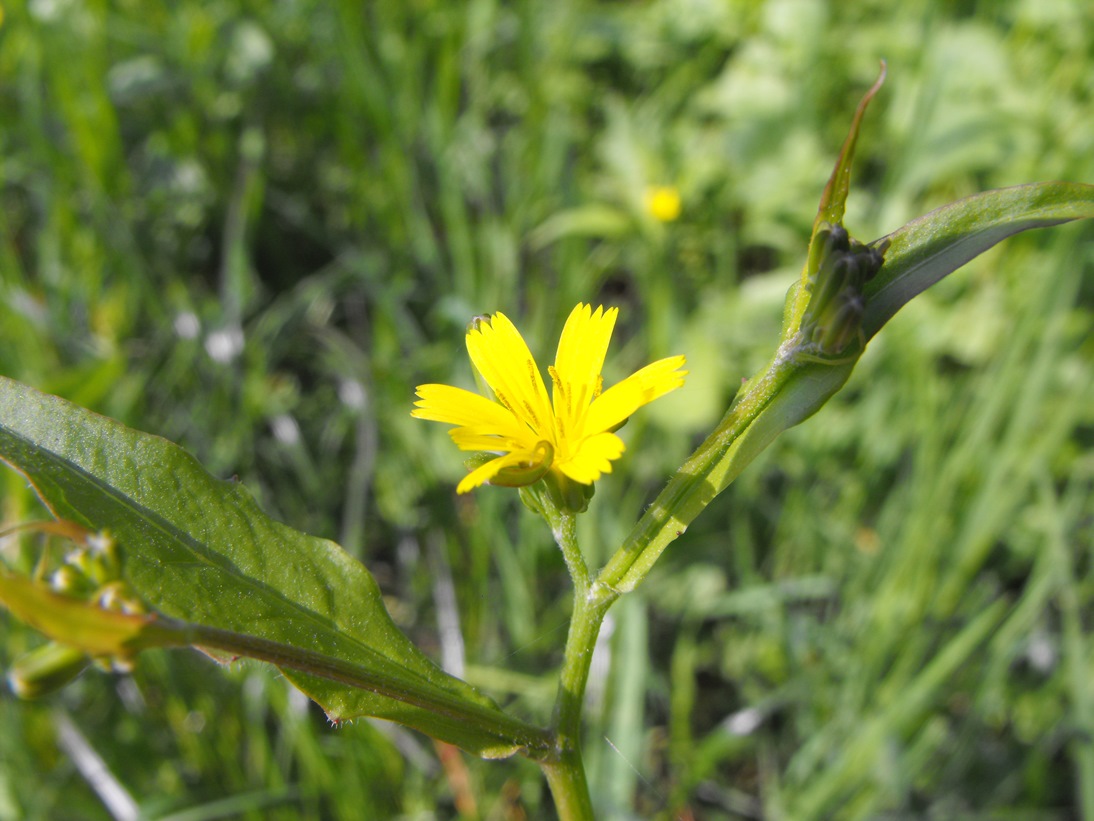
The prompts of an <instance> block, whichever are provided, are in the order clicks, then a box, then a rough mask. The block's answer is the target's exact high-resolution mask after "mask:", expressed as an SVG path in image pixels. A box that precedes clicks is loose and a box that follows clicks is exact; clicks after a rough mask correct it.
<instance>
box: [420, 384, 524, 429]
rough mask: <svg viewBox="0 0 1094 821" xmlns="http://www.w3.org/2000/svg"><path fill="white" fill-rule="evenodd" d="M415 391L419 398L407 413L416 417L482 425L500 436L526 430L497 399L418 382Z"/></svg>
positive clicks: (449, 386)
mask: <svg viewBox="0 0 1094 821" xmlns="http://www.w3.org/2000/svg"><path fill="white" fill-rule="evenodd" d="M417 393H418V396H419V397H420V398H419V400H418V401H417V402H415V403H414V410H412V411H411V412H410V415H411V416H413V417H415V418H417V419H429V420H431V421H433V422H447V423H449V424H450V425H461V426H467V425H474V426H481V427H484V428H488V429H490V430H491V431H493V432H495V433H497V434H499V435H502V436H513V437H520V436H522V435H523V434H525V433H526V432H527V428H526V426H525V425H524V424H522V423H521V421H520V420H519V419H518V418H517V417H516V416H514V415H513V414H512V413H511V412H510V411H508V410H506V409H505V408H503V407H502V406H501V405H499V404H498V403H497V402H491V401H490V400H489V399H487V398H486V397H485V396H479V395H478V394H477V393H472V392H471V391H465V390H464V389H463V388H455V387H452V386H451V385H419V386H418V388H417Z"/></svg>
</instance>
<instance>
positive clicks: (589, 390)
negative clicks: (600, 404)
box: [551, 303, 619, 433]
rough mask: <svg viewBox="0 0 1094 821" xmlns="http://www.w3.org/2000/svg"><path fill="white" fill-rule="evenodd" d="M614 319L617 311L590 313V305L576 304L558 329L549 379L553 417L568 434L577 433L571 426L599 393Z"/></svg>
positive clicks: (600, 310)
mask: <svg viewBox="0 0 1094 821" xmlns="http://www.w3.org/2000/svg"><path fill="white" fill-rule="evenodd" d="M617 316H619V309H618V308H609V309H608V310H607V311H605V310H604V306H603V305H601V306H600V307H598V308H597V309H596V310H595V311H594V310H593V309H592V306H591V305H584V304H582V303H578V305H577V307H576V308H574V309H573V310H572V311H571V312H570V316H569V318H568V319H567V320H566V325H565V327H563V329H562V336H561V337H559V340H558V350H557V352H556V353H555V365H554V370H553V372H552V373H551V378H552V380H553V381H554V408H555V414H556V415H558V416H559V417H561V418H562V419H564V420H567V422H569V423H570V424H569V425H567V428H568V429H569V430H570V432H571V433H577V431H574V430H573V429H574V428H575V427H576V424H574V423H575V422H576V420H577V419H579V418H580V417H581V416H582V415H583V414H584V412H585V409H586V408H587V407H588V406H589V403H590V402H592V401H593V399H594V398H595V397H596V394H597V392H598V391H599V390H600V385H601V379H600V372H601V370H602V369H603V367H604V357H605V355H606V354H607V353H608V343H609V342H610V341H611V338H612V331H613V330H614V329H615V320H616V317H617Z"/></svg>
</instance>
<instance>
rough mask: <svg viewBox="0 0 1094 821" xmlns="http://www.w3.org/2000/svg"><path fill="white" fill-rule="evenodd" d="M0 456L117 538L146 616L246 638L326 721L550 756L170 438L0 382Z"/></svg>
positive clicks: (315, 549)
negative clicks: (362, 720) (149, 612)
mask: <svg viewBox="0 0 1094 821" xmlns="http://www.w3.org/2000/svg"><path fill="white" fill-rule="evenodd" d="M0 458H2V459H3V460H4V461H6V462H8V463H9V464H11V465H12V466H13V467H15V468H16V469H17V470H19V471H20V472H22V473H23V474H24V475H26V477H27V478H28V479H29V480H30V481H31V483H32V484H33V485H34V488H35V489H36V490H37V492H38V494H39V496H41V498H42V500H43V501H44V502H45V503H46V504H47V505H48V506H49V507H50V509H51V510H52V511H53V513H54V514H55V515H56V516H58V517H60V518H64V519H70V520H73V521H75V522H77V523H80V524H82V525H86V526H87V527H89V528H91V529H93V530H99V529H107V530H109V531H110V533H111V535H112V536H113V538H114V539H115V540H116V543H117V545H118V548H119V552H120V558H121V568H122V576H123V578H124V580H125V582H126V583H127V584H128V585H129V586H130V587H131V589H132V591H133V592H134V593H135V594H136V595H137V596H139V598H140V599H141V600H142V601H143V602H144V603H145V604H146V605H147V606H148V607H150V608H151V609H153V610H155V611H157V612H158V613H160V614H162V615H163V616H165V617H167V618H168V619H174V620H179V621H180V622H187V623H193V624H195V625H198V626H201V627H205V628H208V631H207V633H208V636H207V638H208V644H209V646H210V647H213V648H219V649H220V650H222V651H226V652H229V653H232V652H238V649H237V648H239V647H240V646H242V647H244V649H245V648H246V646H247V644H248V640H249V639H253V641H251V642H250V644H252V645H254V646H255V647H256V648H259V649H260V650H261V651H259V650H256V652H254V653H248V654H250V655H254V656H256V657H258V658H267V659H268V660H271V661H274V662H275V663H277V664H278V665H279V666H280V667H281V668H282V670H283V671H284V673H285V675H286V676H287V677H288V678H289V679H290V680H291V681H292V682H293V683H294V684H296V685H297V686H298V687H299V688H300V689H301V690H303V691H304V692H305V693H307V694H308V695H309V696H311V697H312V698H313V699H315V701H317V702H318V703H319V704H320V705H321V706H322V707H323V709H324V710H326V711H327V713H328V714H329V715H330V716H331V718H332V719H335V720H343V719H350V718H354V717H356V716H365V715H367V716H377V717H380V718H386V719H390V720H394V721H398V722H400V723H403V724H406V725H408V726H410V727H414V728H416V729H418V730H421V731H422V732H425V733H428V734H430V735H432V736H434V737H436V738H440V739H442V740H445V741H449V742H451V743H454V744H457V745H459V746H461V747H463V748H465V749H467V750H470V751H473V752H475V753H478V754H480V755H483V756H488V757H498V756H504V755H510V754H512V753H514V752H517V751H520V750H525V751H527V752H529V753H530V754H532V755H536V754H537V753H536V751H537V750H539V751H542V750H544V749H546V747H547V742H546V741H545V734H544V733H543V731H541V730H538V729H536V728H534V727H531V726H529V725H527V724H525V723H523V722H521V721H518V720H517V719H514V718H513V717H511V716H509V715H508V714H506V713H504V712H502V711H501V710H500V709H498V707H497V706H496V705H495V704H494V703H493V702H492V701H491V700H490V699H489V698H487V697H486V696H484V695H482V694H481V693H479V692H477V691H476V690H474V689H473V688H472V687H470V686H469V685H467V684H466V683H464V682H462V681H460V680H459V679H456V678H453V677H451V676H448V675H446V674H445V673H444V672H442V671H441V670H440V669H439V668H438V667H437V666H436V665H435V664H433V662H432V661H431V660H430V659H429V658H428V657H427V656H425V655H424V654H423V653H421V652H420V651H419V650H418V649H417V648H416V647H415V646H414V645H413V644H412V643H411V642H410V641H409V640H408V639H407V638H406V636H405V635H403V633H402V632H400V631H399V629H398V628H397V627H396V626H395V624H394V623H393V622H392V621H391V618H390V617H389V615H388V613H387V611H386V610H385V608H384V606H383V603H382V601H381V596H380V590H379V588H378V587H377V585H376V582H375V581H374V580H373V578H372V575H371V574H370V573H369V572H368V571H367V570H366V569H365V567H364V566H363V565H361V563H360V562H358V561H356V560H355V559H353V558H352V557H351V556H350V555H349V554H347V553H346V552H345V551H344V550H342V549H341V548H340V547H339V546H338V545H336V544H334V543H332V542H329V541H326V540H323V539H318V538H314V537H311V536H307V535H305V534H303V533H300V532H298V531H295V530H293V529H291V528H289V527H287V526H285V525H283V524H281V523H279V522H275V521H274V520H272V519H270V518H269V517H268V516H266V515H265V514H263V513H262V511H260V510H259V509H258V507H257V505H256V504H255V503H254V500H253V499H252V498H251V496H250V495H249V494H248V493H247V492H246V490H244V488H243V487H242V486H240V485H239V484H238V483H235V482H229V481H222V480H218V479H216V478H214V477H212V476H211V475H209V474H208V473H207V472H206V471H205V470H204V469H203V468H202V467H201V466H200V465H199V464H198V463H197V461H196V460H195V459H194V458H193V457H192V456H190V455H189V454H188V453H186V452H185V451H183V450H182V449H181V448H179V447H178V446H176V445H174V444H172V443H170V442H168V441H166V440H165V439H161V438H159V437H156V436H151V435H148V434H144V433H140V432H138V431H134V430H131V429H129V428H126V427H125V426H124V425H121V424H120V423H118V422H115V421H113V420H110V419H107V418H105V417H102V416H99V415H97V414H94V413H91V412H90V411H87V410H84V409H82V408H79V407H77V406H75V405H72V404H71V403H69V402H66V401H64V400H62V399H58V398H57V397H53V396H48V395H46V394H42V393H39V392H38V391H35V390H33V389H32V388H29V387H27V386H25V385H21V384H19V383H17V382H13V381H11V380H9V379H4V378H0ZM233 636H234V637H235V638H233ZM55 637H56V636H55ZM62 638H63V637H62ZM201 642H202V639H201V638H200V637H198V638H197V639H195V641H194V642H193V643H198V644H200V643H201ZM294 653H295V655H294ZM308 670H310V671H311V672H303V671H308ZM332 670H335V671H338V670H341V671H342V672H341V673H337V674H332V673H331V671H332ZM347 671H348V672H347ZM354 671H356V672H354ZM362 674H363V675H362ZM346 682H354V683H355V686H347V683H346Z"/></svg>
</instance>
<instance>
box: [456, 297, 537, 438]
mask: <svg viewBox="0 0 1094 821" xmlns="http://www.w3.org/2000/svg"><path fill="white" fill-rule="evenodd" d="M467 352H468V353H469V354H470V355H471V361H472V362H474V363H475V367H476V368H477V369H478V371H479V373H480V374H482V378H483V379H485V380H486V383H487V384H488V385H489V386H490V388H491V390H493V391H494V394H495V395H496V396H497V397H498V401H499V402H500V403H501V404H502V405H504V406H505V407H506V408H508V409H509V410H511V411H512V412H513V413H514V414H515V415H516V416H517V417H519V418H520V419H521V420H522V421H523V422H524V423H525V424H526V425H528V426H529V427H531V428H532V429H533V430H535V431H536V432H537V433H538V434H539V437H538V438H541V439H553V438H554V419H553V415H552V414H551V406H550V403H549V401H548V399H547V389H546V388H545V387H544V385H543V377H542V376H541V375H540V373H539V367H538V366H537V365H536V360H535V359H534V358H533V357H532V352H531V351H529V350H528V345H527V344H525V342H524V338H523V337H522V336H521V335H520V332H519V331H518V330H517V329H516V327H514V325H513V323H512V322H510V321H509V319H508V317H506V316H505V314H503V313H501V312H498V313H496V314H494V315H493V316H492V317H490V318H489V319H486V320H482V321H480V322H479V323H477V325H476V326H475V327H474V328H472V329H471V330H470V331H468V332H467Z"/></svg>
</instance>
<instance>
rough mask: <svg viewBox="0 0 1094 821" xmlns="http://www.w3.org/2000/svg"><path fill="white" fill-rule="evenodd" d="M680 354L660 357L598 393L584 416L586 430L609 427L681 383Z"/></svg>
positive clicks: (602, 429)
mask: <svg viewBox="0 0 1094 821" xmlns="http://www.w3.org/2000/svg"><path fill="white" fill-rule="evenodd" d="M684 362H685V359H684V357H682V356H670V357H668V358H667V359H659V360H658V361H656V362H654V363H653V364H650V365H647V366H646V367H644V368H642V369H641V370H640V371H637V372H635V373H633V374H631V375H630V376H628V377H627V378H626V379H624V380H623V381H622V382H620V383H619V384H618V385H613V386H612V387H610V388H608V390H606V391H604V393H602V394H600V396H598V397H597V398H596V400H595V401H594V402H593V404H592V407H590V408H589V415H588V416H587V417H586V418H585V429H586V430H588V431H605V430H611V429H612V428H614V427H615V426H616V425H618V424H619V423H620V422H622V421H623V420H624V419H626V418H627V417H628V416H630V415H631V414H632V413H634V412H635V411H636V410H638V409H639V408H640V407H642V406H643V405H645V404H647V403H649V402H652V401H653V400H654V399H657V398H658V397H659V396H664V395H665V394H666V393H668V392H669V391H674V390H676V389H677V388H679V387H680V386H681V385H683V384H684V377H685V376H686V375H687V371H683V370H680V369H681V368H682V367H683V366H684Z"/></svg>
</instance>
